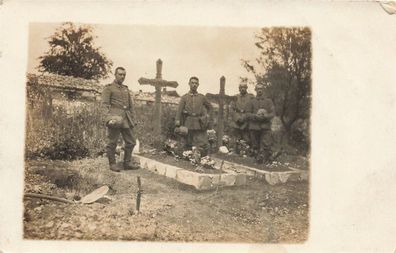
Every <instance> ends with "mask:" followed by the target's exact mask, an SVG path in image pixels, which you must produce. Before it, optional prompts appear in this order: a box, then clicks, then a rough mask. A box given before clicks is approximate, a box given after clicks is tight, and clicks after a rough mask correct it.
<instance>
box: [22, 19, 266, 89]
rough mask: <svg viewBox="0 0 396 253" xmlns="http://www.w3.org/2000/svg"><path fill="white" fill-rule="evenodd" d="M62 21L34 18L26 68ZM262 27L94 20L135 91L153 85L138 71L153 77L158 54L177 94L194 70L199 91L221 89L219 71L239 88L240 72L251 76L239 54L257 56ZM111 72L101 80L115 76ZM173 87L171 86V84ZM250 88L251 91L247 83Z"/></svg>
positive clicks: (99, 37) (100, 39)
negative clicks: (102, 22) (257, 37)
mask: <svg viewBox="0 0 396 253" xmlns="http://www.w3.org/2000/svg"><path fill="white" fill-rule="evenodd" d="M58 26H60V24H43V23H32V24H31V25H30V33H29V62H28V72H30V73H36V72H37V70H36V67H37V66H38V63H39V62H38V59H37V58H38V57H39V56H41V55H43V54H44V52H46V51H47V50H48V42H47V38H48V37H49V36H51V35H52V34H53V33H54V31H55V29H56V28H57V27H58ZM259 30H260V29H259V28H232V27H187V26H186V27H183V26H142V25H137V26H129V25H128V26H126V25H94V34H95V35H96V36H97V39H96V40H95V45H96V46H100V47H101V48H102V52H104V53H105V55H106V56H107V57H108V58H109V59H111V60H112V61H113V64H114V66H113V69H114V67H116V66H123V67H125V68H126V70H127V76H126V79H125V84H126V85H128V86H129V88H130V89H131V90H133V91H138V90H140V89H142V90H143V91H154V88H153V87H149V86H141V85H139V84H138V82H137V80H138V79H139V78H140V77H147V78H154V77H155V74H156V73H155V72H156V67H155V62H156V60H157V59H158V58H161V60H162V61H163V67H162V78H163V79H165V80H168V81H177V82H178V83H179V87H178V88H177V89H176V90H177V91H178V93H179V94H184V93H185V92H187V91H188V89H189V87H188V79H189V77H190V76H198V77H199V79H200V87H199V92H201V93H204V94H205V93H207V92H210V93H218V92H219V83H220V81H219V80H220V77H221V76H222V75H224V76H225V77H226V93H227V94H230V95H232V94H235V93H237V92H238V83H239V77H241V76H249V77H251V74H248V73H247V72H246V70H245V69H244V68H243V67H242V65H241V59H254V58H255V57H257V56H258V54H259V51H258V50H257V49H256V47H255V46H254V43H255V34H257V32H259ZM113 78H114V77H113V76H112V75H111V77H110V78H108V79H106V80H101V83H103V84H106V83H109V82H111V81H112V80H113ZM171 89H172V88H168V90H171ZM249 89H250V92H252V91H253V89H252V87H249Z"/></svg>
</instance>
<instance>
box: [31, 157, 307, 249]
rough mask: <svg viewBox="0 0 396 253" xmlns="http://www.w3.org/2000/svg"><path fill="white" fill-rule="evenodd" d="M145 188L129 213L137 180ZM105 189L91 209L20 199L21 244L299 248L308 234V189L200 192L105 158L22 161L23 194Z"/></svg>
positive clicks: (294, 185)
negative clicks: (115, 167)
mask: <svg viewBox="0 0 396 253" xmlns="http://www.w3.org/2000/svg"><path fill="white" fill-rule="evenodd" d="M137 176H140V177H141V179H142V186H143V189H144V192H143V196H142V200H141V212H140V213H137V212H136V210H135V203H136V191H137V182H136V177H137ZM104 184H106V185H108V186H109V187H110V191H109V193H108V195H107V198H102V199H100V200H99V201H97V202H95V203H93V204H85V205H84V204H64V203H60V202H54V201H49V200H41V199H29V198H26V199H25V200H24V207H25V210H24V238H25V239H48V240H132V241H178V242H246V243H278V242H282V243H302V242H304V241H305V240H307V237H308V229H309V215H308V213H309V183H307V182H290V183H287V184H284V185H277V186H271V185H268V184H266V183H265V182H264V181H260V180H257V179H249V180H248V185H246V186H242V187H230V188H220V189H218V190H217V191H216V190H215V191H204V192H199V191H196V190H194V189H193V188H191V187H188V186H186V185H183V184H180V183H178V182H176V181H174V180H172V179H169V178H166V177H163V176H159V175H157V174H153V173H151V172H149V171H147V170H144V169H139V170H135V171H122V172H119V173H116V172H111V171H110V170H109V169H108V167H107V162H106V159H105V158H98V159H83V160H78V161H73V162H63V161H47V160H45V161H28V162H26V169H25V192H36V193H43V194H49V195H53V196H58V197H64V198H68V199H78V198H79V197H82V196H84V195H85V194H87V193H89V192H90V191H92V190H94V189H96V188H98V187H100V186H101V185H104Z"/></svg>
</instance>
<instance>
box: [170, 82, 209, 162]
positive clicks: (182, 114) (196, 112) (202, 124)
mask: <svg viewBox="0 0 396 253" xmlns="http://www.w3.org/2000/svg"><path fill="white" fill-rule="evenodd" d="M188 84H189V85H190V91H189V92H188V93H187V94H185V95H184V96H182V98H181V100H180V104H179V108H178V110H177V113H176V120H175V125H176V127H179V126H185V127H186V128H187V129H188V133H187V136H186V140H185V143H186V145H185V148H187V149H190V148H191V147H192V146H195V147H197V149H198V150H199V152H200V153H201V155H202V156H205V155H207V153H208V150H209V143H208V137H207V134H206V131H207V130H208V129H212V127H213V126H212V125H213V122H212V120H213V117H212V111H213V108H212V105H211V104H210V102H209V101H208V99H207V98H206V97H205V96H204V95H202V94H200V93H198V91H197V89H198V86H199V79H198V77H195V76H193V77H191V78H190V80H189V82H188Z"/></svg>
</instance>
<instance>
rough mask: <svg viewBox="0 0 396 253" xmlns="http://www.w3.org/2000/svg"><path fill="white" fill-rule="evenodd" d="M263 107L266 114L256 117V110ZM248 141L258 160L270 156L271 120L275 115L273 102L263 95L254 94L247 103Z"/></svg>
mask: <svg viewBox="0 0 396 253" xmlns="http://www.w3.org/2000/svg"><path fill="white" fill-rule="evenodd" d="M260 109H265V110H266V111H267V115H266V116H265V117H258V116H257V112H258V111H259V110H260ZM247 110H248V114H249V119H250V121H249V131H250V141H251V144H252V148H253V151H254V153H255V154H256V158H257V160H258V161H260V162H261V161H262V160H267V159H269V158H270V156H271V146H272V133H271V120H272V118H273V117H274V115H275V109H274V104H273V102H272V100H271V99H269V98H266V97H265V96H256V97H255V98H253V99H252V100H251V101H250V103H249V105H248V109H247Z"/></svg>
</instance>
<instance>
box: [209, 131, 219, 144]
mask: <svg viewBox="0 0 396 253" xmlns="http://www.w3.org/2000/svg"><path fill="white" fill-rule="evenodd" d="M206 133H207V135H208V140H209V142H212V143H214V142H216V140H217V136H216V131H215V130H214V129H211V130H207V131H206Z"/></svg>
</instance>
